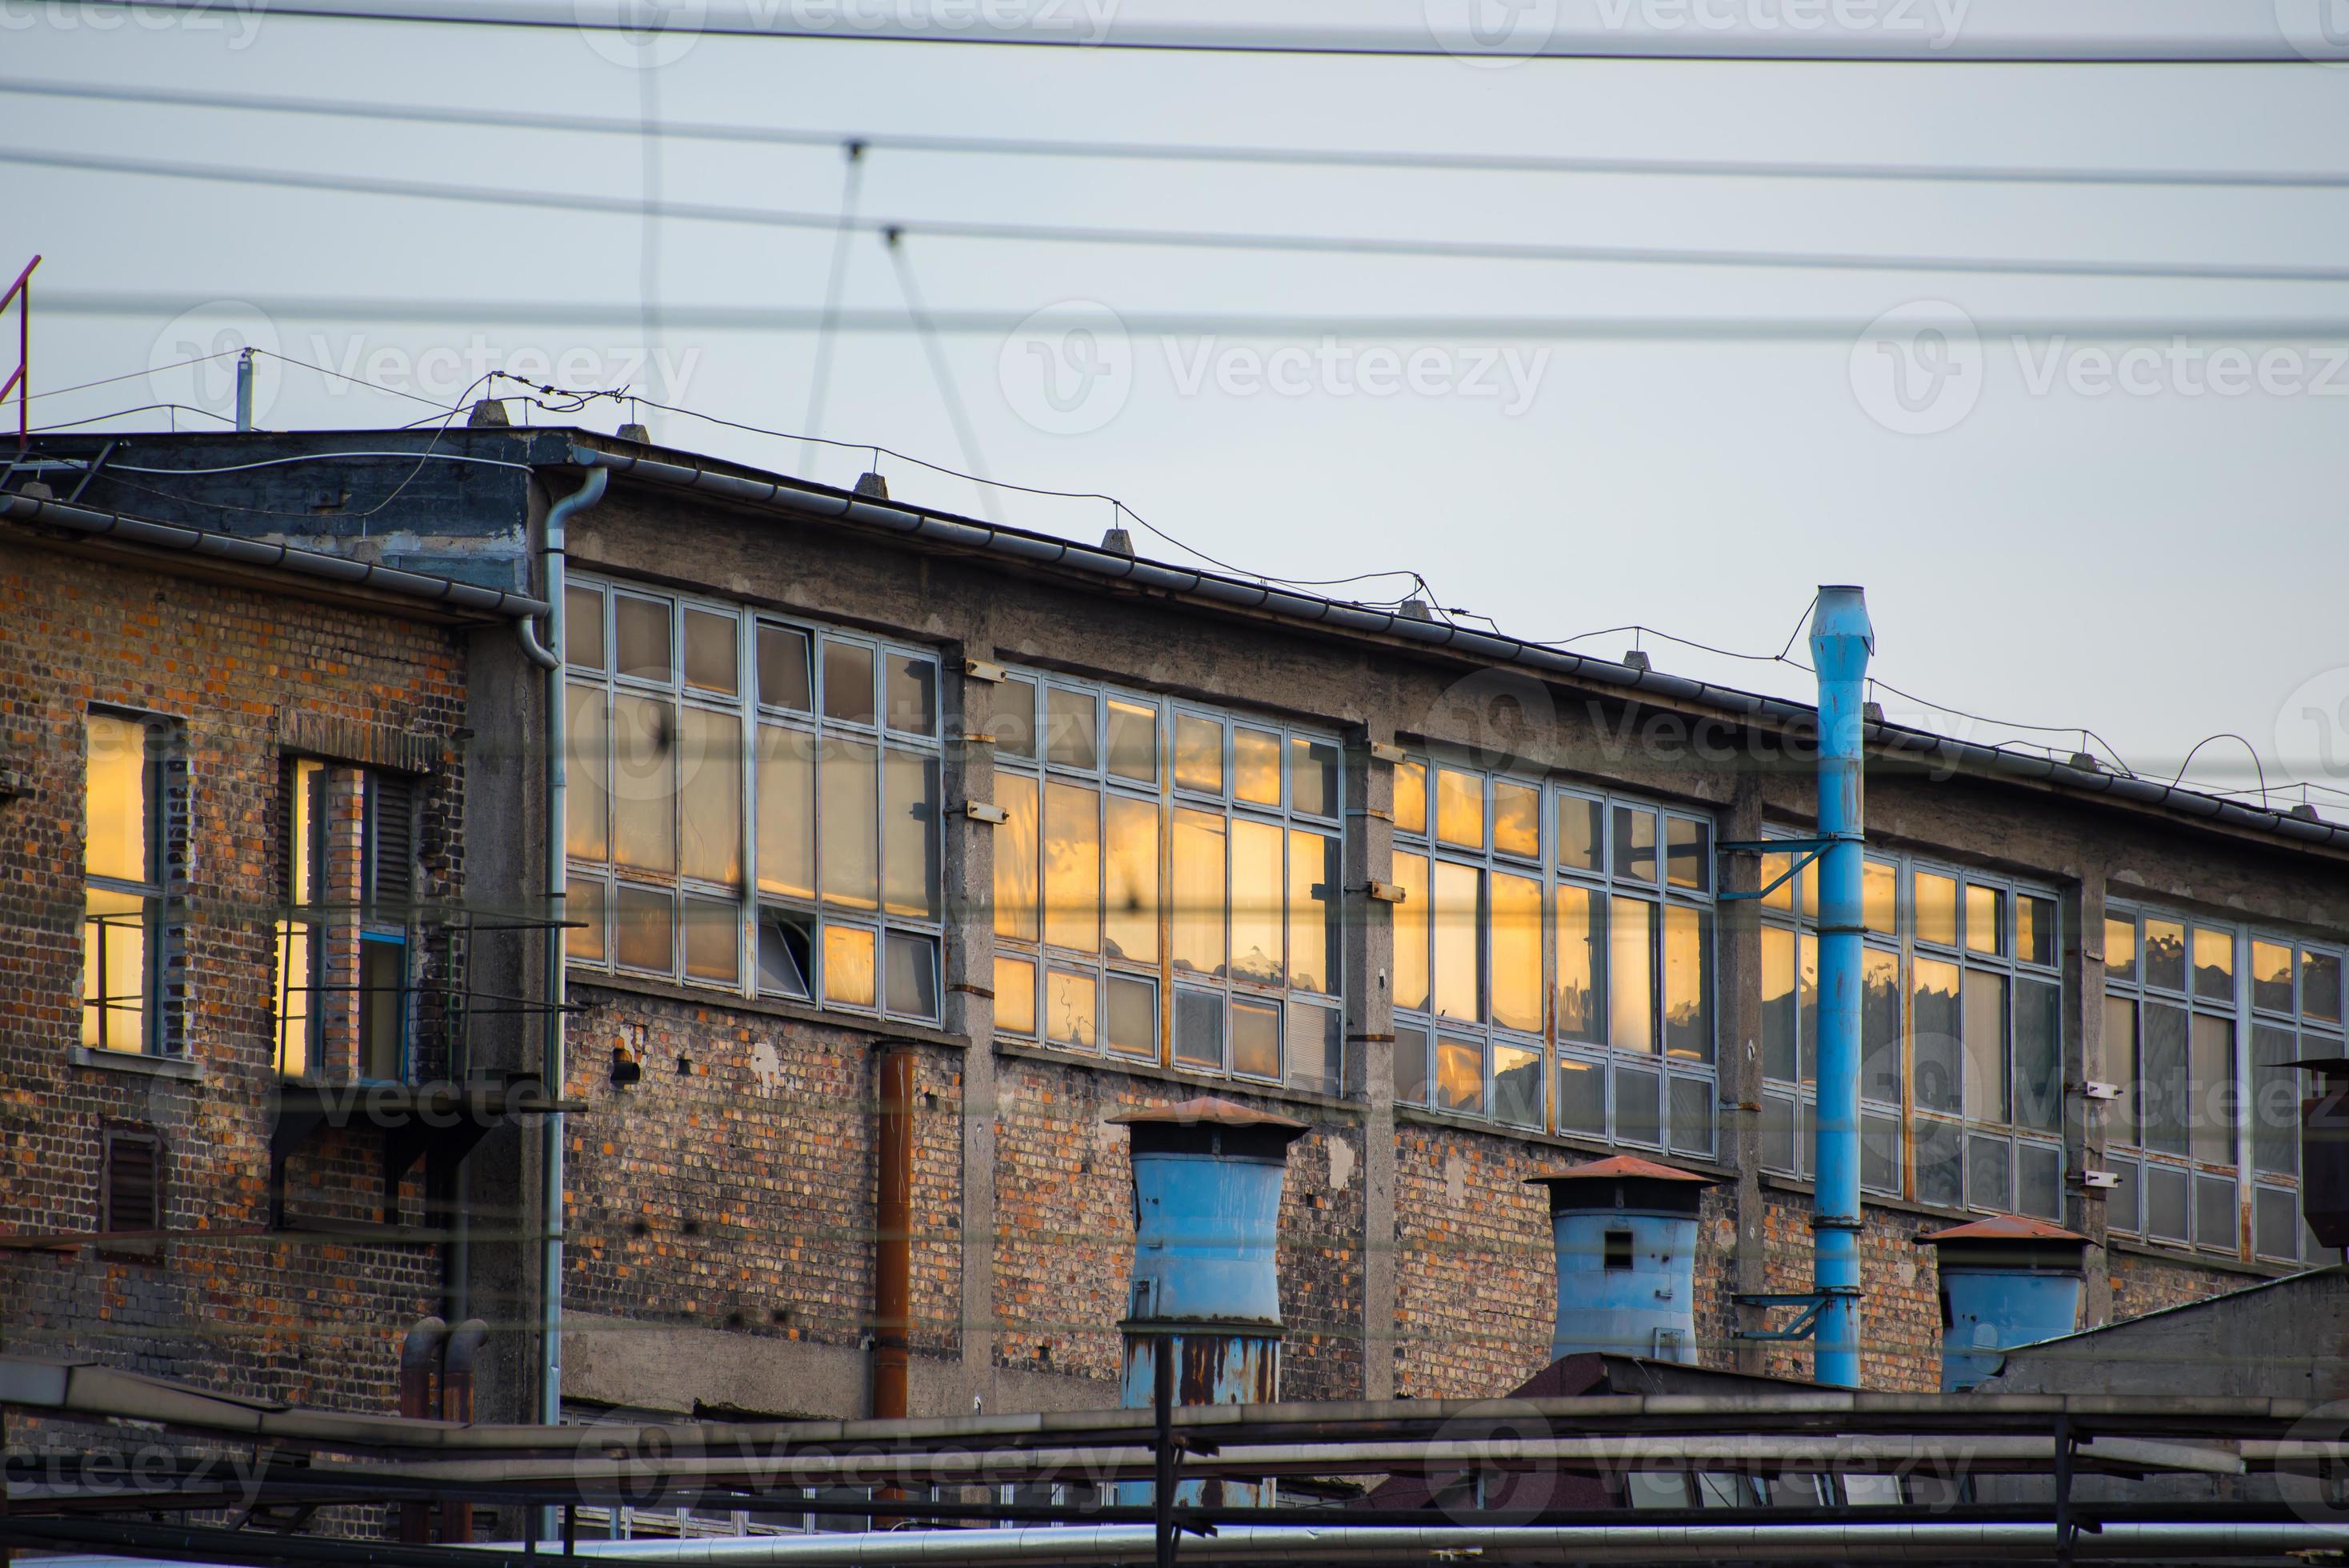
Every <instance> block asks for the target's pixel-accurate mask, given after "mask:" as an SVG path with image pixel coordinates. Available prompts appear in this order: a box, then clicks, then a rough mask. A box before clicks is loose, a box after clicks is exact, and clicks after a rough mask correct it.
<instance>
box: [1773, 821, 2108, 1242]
mask: <svg viewBox="0 0 2349 1568" xmlns="http://www.w3.org/2000/svg"><path fill="white" fill-rule="evenodd" d="M1795 859H1796V855H1795V852H1794V851H1788V852H1785V853H1770V854H1765V855H1764V856H1763V858H1762V883H1763V885H1764V887H1768V886H1769V885H1770V884H1771V883H1773V882H1777V881H1778V879H1779V878H1781V877H1785V876H1786V873H1787V872H1788V870H1789V868H1790V867H1792V866H1793V865H1794V863H1795ZM1762 906H1763V926H1762V1074H1763V1078H1764V1094H1763V1115H1762V1130H1763V1139H1762V1143H1763V1149H1762V1158H1763V1164H1764V1166H1765V1167H1767V1168H1768V1169H1771V1170H1775V1171H1785V1172H1788V1173H1789V1174H1794V1173H1800V1174H1802V1175H1806V1176H1807V1175H1810V1174H1812V1171H1811V1154H1812V1149H1811V1140H1812V1138H1813V1136H1814V1132H1815V1123H1816V1114H1817V1109H1816V1108H1817V1092H1816V1084H1817V1068H1818V1064H1817V1053H1818V1001H1819V994H1818V991H1819V955H1818V937H1817V921H1818V865H1817V862H1816V861H1811V862H1810V863H1808V864H1806V865H1805V866H1804V867H1803V870H1802V872H1801V873H1800V874H1799V875H1797V876H1794V877H1789V878H1787V880H1786V882H1785V883H1784V884H1783V885H1782V886H1779V887H1776V888H1775V889H1773V890H1772V891H1771V892H1769V893H1768V894H1766V895H1765V896H1764V898H1763V900H1762ZM1861 916H1862V923H1863V924H1864V926H1865V928H1866V930H1865V933H1864V934H1863V936H1862V938H1861V942H1862V947H1861V954H1860V1173H1861V1182H1862V1184H1863V1185H1864V1186H1866V1187H1868V1188H1869V1189H1871V1190H1873V1191H1879V1192H1884V1193H1888V1194H1890V1195H1893V1196H1906V1197H1910V1198H1914V1199H1915V1200H1917V1201H1918V1202H1922V1203H1930V1204H1933V1205H1936V1206H1938V1207H1941V1208H1950V1209H1960V1208H1971V1209H1984V1210H1989V1211H1992V1212H2022V1213H2026V1214H2036V1215H2039V1216H2041V1217H2042V1218H2045V1219H2050V1220H2060V1219H2061V1218H2062V1217H2063V1213H2064V1181H2063V1175H2064V1147H2063V1134H2064V1032H2063V976H2062V975H2061V973H2060V970H2059V969H2058V965H2059V963H2060V961H2061V954H2062V949H2063V943H2062V940H2061V933H2060V931H2059V929H2058V926H2059V921H2058V915H2057V905H2056V901H2055V895H2054V892H2052V891H2049V890H2045V889H2040V888H2034V887H2030V886H2027V885H2024V884H2021V883H2014V882H2006V881H2004V880H2002V879H1999V878H1993V877H1989V876H1985V875H1982V873H1979V872H1966V871H1960V870H1957V869H1955V868H1952V867H1947V866H1937V865H1933V864H1931V863H1930V862H1927V861H1914V860H1911V859H1909V857H1906V856H1896V855H1887V854H1871V855H1869V856H1868V859H1867V861H1866V862H1865V864H1864V867H1863V872H1862V878H1861Z"/></svg>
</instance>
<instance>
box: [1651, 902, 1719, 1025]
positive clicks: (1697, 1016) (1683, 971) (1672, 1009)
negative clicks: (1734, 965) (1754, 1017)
mask: <svg viewBox="0 0 2349 1568" xmlns="http://www.w3.org/2000/svg"><path fill="white" fill-rule="evenodd" d="M1712 961H1713V915H1712V913H1710V912H1708V911H1705V910H1701V909H1694V908H1692V907H1690V906H1689V905H1687V904H1684V903H1675V904H1669V905H1667V906H1665V909H1664V998H1663V1002H1664V1006H1663V1013H1664V1053H1665V1054H1666V1055H1667V1056H1671V1057H1677V1058H1679V1059H1680V1060H1682V1061H1684V1062H1709V1061H1711V1060H1713V973H1712Z"/></svg>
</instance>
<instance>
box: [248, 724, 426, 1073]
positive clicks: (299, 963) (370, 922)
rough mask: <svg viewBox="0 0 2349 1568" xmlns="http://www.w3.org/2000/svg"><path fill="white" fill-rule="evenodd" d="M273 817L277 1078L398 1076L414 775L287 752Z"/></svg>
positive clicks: (402, 1068) (407, 1017)
mask: <svg viewBox="0 0 2349 1568" xmlns="http://www.w3.org/2000/svg"><path fill="white" fill-rule="evenodd" d="M279 812H280V833H279V882H280V886H281V888H282V891H283V893H284V897H285V913H284V914H283V915H282V916H281V917H280V918H279V920H278V922H277V954H276V995H275V1008H276V1018H277V1070H278V1073H279V1075H280V1076H281V1077H285V1078H307V1079H318V1078H327V1079H333V1080H337V1081H340V1080H344V1079H348V1078H359V1079H363V1080H367V1081H369V1082H384V1083H397V1082H404V1081H406V1080H407V1079H408V1078H409V1076H410V1068H411V1063H410V1060H409V1037H410V1028H411V1024H412V1021H413V1018H414V1016H415V1002H414V996H415V992H416V982H415V973H414V970H413V968H412V967H411V964H412V955H413V944H411V942H410V940H409V936H410V931H411V928H412V925H413V923H414V918H415V898H416V835H417V786H416V780H415V779H412V778H410V777H409V776H408V775H405V774H398V773H389V772H383V771H378V770H376V769H361V768H349V767H344V766H339V765H336V764H332V763H327V762H323V761H320V760H318V759H316V758H307V757H296V758H288V759H287V761H286V763H285V775H284V781H283V784H282V787H281V791H280V806H279Z"/></svg>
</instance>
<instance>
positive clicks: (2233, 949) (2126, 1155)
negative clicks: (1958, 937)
mask: <svg viewBox="0 0 2349 1568" xmlns="http://www.w3.org/2000/svg"><path fill="white" fill-rule="evenodd" d="M2341 985H2342V952H2341V949H2339V948H2337V947H2328V946H2320V945H2313V944H2309V943H2306V942H2302V941H2300V940H2297V939H2296V938H2293V937H2291V936H2286V935H2282V934H2268V933H2263V932H2259V931H2252V930H2248V929H2245V928H2242V927H2239V926H2235V925H2231V924H2228V923H2222V922H2216V921H2207V920H2198V919H2195V918H2194V917H2192V916H2190V915H2187V914H2183V913H2169V912H2167V911H2163V910H2158V909H2140V908H2135V907H2131V906H2127V905H2122V904H2114V905H2111V906H2109V907H2108V908H2107V909H2106V914H2105V1030H2104V1039H2105V1068H2106V1077H2108V1078H2111V1079H2113V1080H2114V1081H2115V1082H2116V1083H2117V1084H2118V1085H2119V1086H2120V1088H2121V1098H2120V1099H2118V1100H2116V1101H2114V1102H2113V1103H2112V1104H2111V1105H2110V1106H2109V1107H2107V1109H2106V1117H2105V1128H2106V1140H2107V1142H2108V1145H2109V1152H2108V1154H2107V1157H2106V1165H2107V1166H2108V1167H2110V1169H2111V1170H2112V1172H2113V1174H2115V1175H2116V1176H2117V1177H2118V1178H2119V1179H2120V1185H2119V1186H2117V1187H2116V1188H2114V1189H2113V1190H2112V1191H2110V1192H2109V1193H2108V1194H2107V1199H2106V1210H2105V1212H2106V1223H2107V1224H2109V1225H2110V1227H2111V1228H2112V1229H2113V1230H2115V1231H2117V1232H2121V1233H2125V1234H2129V1235H2138V1236H2143V1237H2145V1238H2146V1239H2147V1240H2148V1241H2153V1242H2164V1243H2171V1244H2173V1245H2178V1246H2191V1247H2195V1248H2198V1249H2200V1250H2204V1251H2209V1252H2216V1253H2225V1254H2227V1255H2229V1256H2234V1257H2240V1256H2243V1255H2246V1254H2249V1255H2252V1256H2257V1257H2261V1258H2272V1259H2276V1260H2278V1261H2282V1262H2296V1261H2302V1260H2309V1261H2314V1260H2317V1259H2320V1258H2329V1257H2330V1256H2331V1255H2332V1254H2330V1253H2326V1252H2325V1250H2324V1249H2323V1248H2321V1247H2319V1246H2318V1245H2317V1244H2316V1243H2315V1241H2314V1239H2313V1237H2310V1236H2309V1235H2308V1234H2307V1233H2306V1230H2305V1228H2304V1227H2303V1226H2302V1223H2301V1218H2300V1193H2299V1181H2300V1098H2301V1089H2302V1078H2301V1075H2300V1074H2299V1072H2298V1071H2297V1070H2296V1069H2295V1068H2292V1066H2291V1065H2290V1064H2291V1063H2292V1061H2294V1060H2296V1059H2299V1058H2302V1057H2339V1056H2341V1055H2342V1054H2343V1047H2342V1016H2343V1014H2342V990H2341ZM2246 1178H2248V1180H2249V1183H2250V1187H2251V1202H2250V1206H2249V1213H2248V1216H2247V1215H2246V1212H2245V1205H2244V1202H2243V1187H2244V1183H2245V1180H2246Z"/></svg>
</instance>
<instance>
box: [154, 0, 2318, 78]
mask: <svg viewBox="0 0 2349 1568" xmlns="http://www.w3.org/2000/svg"><path fill="white" fill-rule="evenodd" d="M121 3H122V4H123V5H126V6H127V7H129V9H133V10H141V11H160V12H186V13H196V14H202V13H204V12H207V11H209V10H211V9H212V3H213V0H121ZM787 11H788V8H786V13H787ZM781 14H783V13H779V15H781ZM1050 14H1051V13H1050V12H1047V13H1046V15H1050ZM269 15H271V16H274V17H275V16H292V17H301V18H304V19H306V20H323V21H338V22H359V21H363V22H398V23H408V24H411V25H413V24H425V25H430V26H466V27H498V28H513V29H523V30H539V31H554V32H582V33H619V34H624V35H628V36H635V35H637V34H640V33H641V32H642V31H643V30H644V29H643V28H642V27H641V26H639V25H638V24H636V22H634V21H632V20H622V19H617V18H616V19H614V20H610V21H605V20H603V19H601V18H589V17H586V16H585V15H570V14H568V13H567V12H566V13H565V14H562V15H555V14H550V13H545V12H533V11H530V10H527V9H513V8H508V9H505V10H503V11H493V10H492V9H490V8H488V7H486V6H484V7H481V8H479V9H475V10H471V11H464V12H459V11H437V10H431V9H429V8H426V7H423V6H418V7H414V8H410V9H405V10H397V11H394V10H383V9H378V8H372V7H367V6H361V5H347V6H336V5H318V4H306V5H305V4H272V5H270V6H269ZM842 15H843V21H842V23H841V25H840V26H782V25H768V24H766V23H764V22H761V21H758V20H755V19H746V20H744V21H740V22H738V21H731V20H725V19H712V18H707V17H705V18H703V19H702V20H701V21H700V22H699V23H698V24H697V26H695V27H694V28H693V31H694V32H696V33H698V34H703V35H708V36H712V37H737V38H776V39H797V40H802V41H821V42H832V43H898V44H935V45H950V46H966V47H994V48H1039V49H1065V50H1073V51H1081V52H1085V53H1092V52H1095V51H1102V50H1116V51H1138V52H1146V53H1154V54H1214V55H1313V56H1322V57H1387V58H1394V59H1431V60H1456V59H1460V58H1464V57H1465V58H1471V59H1484V60H1657V61H1687V62H1721V63H1728V62H1737V61H1747V62H1754V63H1767V64H1815V65H2058V66H2087V65H2123V66H2152V65H2193V66H2243V65H2297V66H2304V65H2307V64H2309V63H2310V62H2311V61H2312V60H2313V59H2315V58H2318V57H2323V58H2328V59H2329V58H2331V57H2332V55H2331V53H2330V52H2328V51H2326V49H2325V45H2324V42H2323V40H2320V39H2310V40H2309V41H2308V44H2307V47H2306V48H2300V47H2295V46H2294V45H2293V41H2292V39H2291V38H2290V37H2289V36H2279V35H2278V34H2276V33H2266V34H2263V35H2260V36H2248V35H2246V36H2227V35H2221V36H2213V37H2208V38H2195V37H2187V36H2165V37H2145V38H2102V39H2084V38H2080V37H2077V36H2055V37H2053V38H2048V39H2045V40H2040V39H2034V38H2030V37H2016V36H2003V37H2002V36H1992V35H1991V34H1990V33H1989V32H1988V30H1987V29H1986V28H1982V27H1979V26H1977V27H1975V28H1972V29H1971V30H1968V31H1965V32H1962V33H1954V34H1951V35H1946V36H1944V35H1938V34H1935V33H1933V32H1932V31H1930V29H1928V28H1925V27H1922V26H1919V27H1914V28H1906V29H1904V28H1898V27H1894V26H1878V27H1873V28H1868V29H1865V30H1862V29H1846V30H1845V31H1843V32H1842V33H1840V34H1838V35H1836V36H1834V38H1833V44H1834V46H1829V44H1828V42H1827V41H1825V40H1821V39H1818V38H1816V37H1814V36H1812V35H1811V34H1810V33H1808V32H1801V31H1796V30H1792V29H1790V30H1788V31H1785V32H1774V33H1770V34H1766V35H1764V34H1757V33H1755V32H1753V31H1744V32H1740V31H1726V32H1720V33H1708V32H1706V31H1705V30H1703V29H1702V28H1700V29H1695V30H1691V29H1688V28H1682V27H1674V28H1671V29H1664V28H1652V27H1618V28H1611V29H1606V28H1602V29H1581V30H1572V29H1570V30H1564V31H1560V30H1556V29H1550V30H1546V31H1545V32H1544V33H1543V35H1542V36H1539V37H1528V38H1527V39H1526V42H1525V45H1524V46H1523V47H1508V46H1501V47H1485V46H1482V45H1481V44H1480V43H1478V42H1477V41H1476V40H1475V38H1474V37H1473V36H1471V37H1469V38H1466V39H1463V40H1454V41H1450V42H1447V41H1446V40H1445V38H1444V37H1443V36H1440V35H1434V34H1433V26H1432V25H1431V26H1430V27H1429V29H1428V35H1427V36H1423V35H1422V34H1420V33H1419V32H1418V31H1417V30H1415V29H1414V30H1410V31H1405V30H1402V29H1396V30H1392V31H1380V30H1346V29H1340V28H1334V27H1257V28H1240V29H1236V28H1230V27H1219V26H1211V25H1200V24H1195V23H1180V22H1145V21H1134V20H1131V19H1123V18H1121V19H1118V20H1116V21H1115V22H1112V21H1111V20H1109V19H1108V18H1107V16H1106V15H1104V17H1103V18H1102V20H1101V21H1099V22H1098V23H1095V24H1092V25H1091V30H1090V31H1088V30H1087V22H1086V18H1085V15H1084V13H1083V12H1082V11H1081V10H1079V11H1076V12H1074V13H1072V15H1071V20H1072V24H1073V25H1071V26H1068V27H1066V28H1064V29H1063V31H1062V33H1061V34H1059V35H1055V34H1052V33H1048V32H1044V31H1041V30H1039V29H1037V28H1034V27H1018V26H998V25H995V24H992V23H980V24H978V30H976V31H972V32H957V31H953V30H952V28H953V26H954V25H953V24H952V23H949V22H945V21H941V20H937V19H935V18H931V17H928V16H926V15H924V14H921V13H918V12H910V11H909V13H908V14H905V15H901V16H900V17H899V18H898V19H897V20H895V21H894V22H891V21H884V20H880V19H877V18H871V17H868V16H865V15H857V14H855V13H854V12H853V11H852V10H851V9H850V8H848V7H843V8H842ZM975 20H976V19H975ZM925 28H929V29H935V30H924V29H925ZM860 29H861V30H860ZM679 31H683V29H679Z"/></svg>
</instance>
